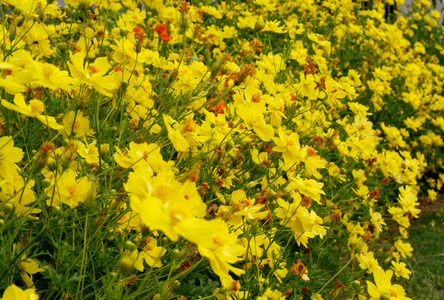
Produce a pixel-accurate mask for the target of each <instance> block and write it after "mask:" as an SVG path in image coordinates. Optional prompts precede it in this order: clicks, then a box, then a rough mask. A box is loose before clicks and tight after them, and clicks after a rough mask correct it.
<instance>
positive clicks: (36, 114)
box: [2, 94, 63, 130]
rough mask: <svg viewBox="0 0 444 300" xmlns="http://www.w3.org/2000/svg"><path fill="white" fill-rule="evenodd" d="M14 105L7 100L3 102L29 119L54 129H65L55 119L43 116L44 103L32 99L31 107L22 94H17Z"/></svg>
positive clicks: (5, 105)
mask: <svg viewBox="0 0 444 300" xmlns="http://www.w3.org/2000/svg"><path fill="white" fill-rule="evenodd" d="M14 103H15V104H12V103H9V102H8V101H6V100H2V105H3V106H4V107H6V108H8V109H10V110H13V111H16V112H18V113H20V114H22V115H24V116H27V117H31V118H36V119H37V120H39V121H40V122H42V123H43V124H45V125H47V126H48V127H50V128H52V129H56V130H60V129H62V128H63V126H62V125H60V124H58V123H57V121H56V119H55V118H54V117H51V116H47V115H44V114H42V113H43V112H44V111H45V107H44V104H43V102H42V101H40V100H38V99H32V100H30V101H29V105H27V104H26V102H25V98H24V97H23V96H22V95H21V94H16V95H15V97H14Z"/></svg>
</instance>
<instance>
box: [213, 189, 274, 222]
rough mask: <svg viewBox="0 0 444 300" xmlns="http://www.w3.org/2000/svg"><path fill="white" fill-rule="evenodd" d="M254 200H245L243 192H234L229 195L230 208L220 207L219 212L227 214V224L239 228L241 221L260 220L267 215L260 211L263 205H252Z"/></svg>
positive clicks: (266, 212) (245, 196)
mask: <svg viewBox="0 0 444 300" xmlns="http://www.w3.org/2000/svg"><path fill="white" fill-rule="evenodd" d="M254 202H255V200H254V199H251V198H247V195H246V194H245V192H244V191H243V190H236V191H234V192H233V193H232V194H231V202H230V206H225V205H222V206H220V208H219V211H220V212H227V213H229V220H228V221H227V224H229V225H234V226H239V225H241V224H242V220H253V219H259V220H262V219H264V218H265V217H266V216H267V215H268V211H261V209H262V208H263V207H264V206H265V205H259V204H257V205H254Z"/></svg>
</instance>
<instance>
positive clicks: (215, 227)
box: [197, 219, 245, 286]
mask: <svg viewBox="0 0 444 300" xmlns="http://www.w3.org/2000/svg"><path fill="white" fill-rule="evenodd" d="M207 223H208V227H209V228H211V229H212V230H211V231H210V232H211V233H210V235H209V236H208V235H207V236H201V238H200V239H199V240H198V241H197V245H198V249H199V253H200V254H201V255H202V256H205V257H207V258H208V259H209V261H210V264H211V268H212V269H213V271H214V273H216V274H217V275H218V276H219V277H220V279H221V282H222V285H223V286H228V285H230V284H231V283H232V282H233V279H232V278H231V276H230V275H229V273H228V272H229V271H231V272H233V273H234V274H236V275H238V276H239V275H241V274H244V273H245V271H244V270H242V269H239V268H235V267H233V266H231V265H230V264H233V263H235V262H237V261H238V260H240V258H239V256H241V255H242V254H244V253H245V248H244V247H242V246H241V245H239V244H238V243H237V241H238V240H237V236H236V234H233V233H230V232H229V230H228V226H227V224H226V223H224V222H223V221H222V220H220V219H215V220H212V221H209V222H207ZM208 237H209V238H208Z"/></svg>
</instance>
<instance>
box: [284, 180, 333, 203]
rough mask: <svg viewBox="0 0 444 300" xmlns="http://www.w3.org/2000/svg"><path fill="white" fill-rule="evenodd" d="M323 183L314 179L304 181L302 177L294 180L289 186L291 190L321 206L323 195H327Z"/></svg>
mask: <svg viewBox="0 0 444 300" xmlns="http://www.w3.org/2000/svg"><path fill="white" fill-rule="evenodd" d="M323 186H324V184H323V183H322V182H317V181H316V180H313V179H302V178H300V177H297V178H292V180H291V181H290V183H289V184H288V188H289V189H296V190H298V191H299V193H301V194H304V195H305V196H308V197H310V198H312V199H313V200H315V201H316V202H317V203H319V204H321V195H325V193H324V191H323V190H322V187H323Z"/></svg>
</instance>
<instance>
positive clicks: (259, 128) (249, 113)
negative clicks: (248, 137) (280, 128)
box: [236, 105, 274, 142]
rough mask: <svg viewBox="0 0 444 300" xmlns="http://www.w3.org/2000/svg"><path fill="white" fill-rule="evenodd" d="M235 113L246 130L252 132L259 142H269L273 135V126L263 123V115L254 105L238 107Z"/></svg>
mask: <svg viewBox="0 0 444 300" xmlns="http://www.w3.org/2000/svg"><path fill="white" fill-rule="evenodd" d="M236 111H237V114H238V115H239V116H240V117H241V118H242V119H243V120H244V122H245V125H246V126H247V128H248V129H250V130H253V131H254V132H255V133H256V134H257V135H258V137H259V138H260V139H261V140H263V141H264V142H267V141H269V140H271V138H272V137H273V135H274V129H273V126H271V125H270V124H266V123H265V119H264V115H263V113H262V111H260V109H259V108H258V107H257V106H256V105H248V106H247V105H242V106H238V107H237V110H236Z"/></svg>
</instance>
